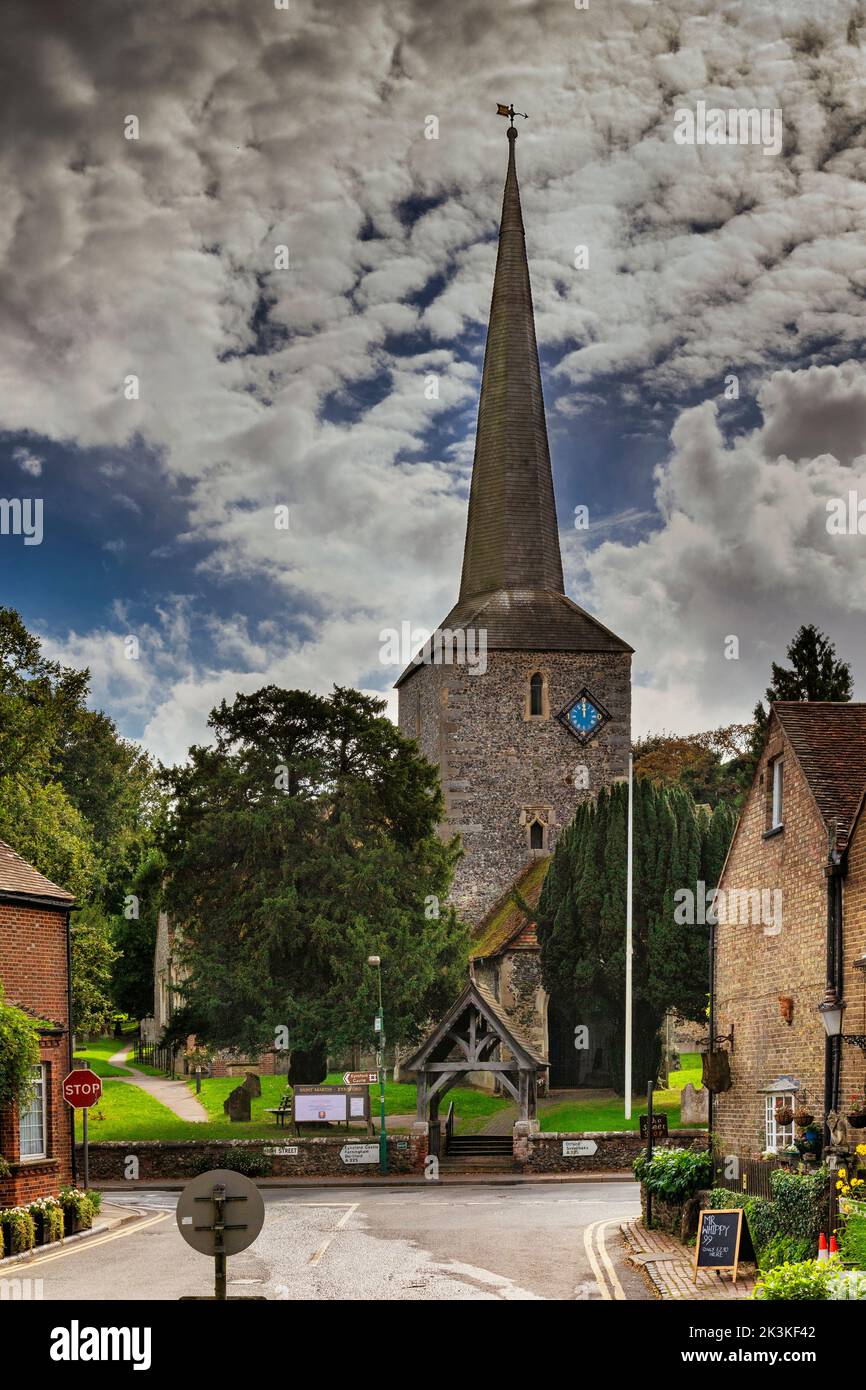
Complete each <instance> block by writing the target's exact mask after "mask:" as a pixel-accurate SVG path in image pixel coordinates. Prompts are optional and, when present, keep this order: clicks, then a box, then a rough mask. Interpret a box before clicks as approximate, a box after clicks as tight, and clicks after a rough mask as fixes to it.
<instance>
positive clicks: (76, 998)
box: [72, 906, 117, 1033]
mask: <svg viewBox="0 0 866 1390" xmlns="http://www.w3.org/2000/svg"><path fill="white" fill-rule="evenodd" d="M116 956H117V951H116V950H115V947H114V946H113V945H112V941H111V922H110V921H109V919H108V917H106V915H105V913H104V912H103V911H102V909H101V908H100V907H98V906H92V907H85V908H83V909H82V910H81V912H76V913H75V914H74V916H73V919H72V1031H73V1033H79V1032H82V1033H103V1032H107V1031H108V1030H109V1028H110V1026H111V1022H112V1019H113V1017H114V1013H115V1008H114V1002H113V1000H112V998H111V971H112V966H113V965H114V961H115V959H116Z"/></svg>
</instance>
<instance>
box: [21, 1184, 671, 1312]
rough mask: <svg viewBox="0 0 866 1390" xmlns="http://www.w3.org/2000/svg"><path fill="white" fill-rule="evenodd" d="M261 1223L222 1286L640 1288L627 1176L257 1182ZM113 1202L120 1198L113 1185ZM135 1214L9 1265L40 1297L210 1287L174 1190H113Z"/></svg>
mask: <svg viewBox="0 0 866 1390" xmlns="http://www.w3.org/2000/svg"><path fill="white" fill-rule="evenodd" d="M264 1197H265V1204H266V1212H265V1224H264V1228H263V1230H262V1232H261V1234H260V1235H259V1237H258V1239H257V1240H256V1241H255V1243H254V1244H253V1245H251V1246H250V1247H249V1249H248V1250H246V1251H244V1252H243V1253H242V1254H240V1255H235V1256H234V1257H233V1258H232V1259H231V1260H230V1261H229V1271H228V1272H229V1293H230V1294H234V1295H243V1294H247V1295H250V1294H258V1295H264V1296H265V1297H266V1298H268V1299H271V1300H281V1299H290V1300H319V1299H375V1300H379V1299H389V1300H393V1299H406V1300H415V1301H421V1300H424V1301H427V1300H458V1299H460V1300H467V1299H468V1300H514V1299H569V1300H574V1299H580V1300H601V1299H606V1300H612V1299H646V1298H648V1297H649V1295H648V1292H647V1289H646V1286H645V1284H644V1282H643V1279H642V1277H641V1275H640V1274H639V1273H637V1272H636V1271H634V1270H632V1269H631V1268H630V1267H629V1266H627V1265H625V1264H624V1262H623V1259H622V1255H621V1246H620V1238H619V1230H618V1227H619V1223H620V1222H621V1221H623V1220H624V1219H626V1218H628V1217H631V1216H635V1215H636V1214H637V1213H638V1211H639V1202H638V1192H637V1187H636V1186H635V1185H634V1184H632V1183H610V1182H607V1183H606V1182H598V1183H581V1184H576V1183H575V1184H567V1183H562V1184H559V1183H557V1184H544V1183H538V1184H533V1183H520V1184H519V1185H512V1186H497V1185H496V1184H494V1183H483V1184H482V1183H478V1184H475V1183H473V1184H471V1185H465V1186H464V1185H462V1184H461V1185H460V1186H457V1185H454V1186H443V1187H407V1188H402V1189H400V1188H381V1189H378V1190H377V1189H376V1188H368V1187H364V1188H355V1189H347V1188H345V1187H340V1188H333V1187H330V1188H329V1187H314V1188H312V1187H311V1188H304V1189H293V1190H291V1191H288V1190H287V1191H279V1190H274V1189H270V1190H266V1191H265V1193H264ZM111 1200H112V1202H113V1203H115V1204H116V1203H117V1202H118V1200H120V1199H119V1197H118V1195H117V1194H115V1193H112V1194H111ZM122 1200H123V1201H124V1202H125V1203H126V1204H127V1205H129V1206H131V1207H135V1208H137V1209H138V1210H143V1211H145V1212H146V1215H145V1216H144V1218H143V1219H142V1220H141V1221H139V1222H136V1223H133V1224H129V1225H124V1226H121V1227H119V1228H118V1229H116V1230H115V1231H113V1232H111V1233H109V1234H107V1235H103V1236H95V1237H92V1238H91V1239H90V1240H88V1241H81V1242H78V1243H74V1244H70V1245H67V1246H65V1247H63V1248H61V1249H58V1250H54V1251H49V1252H48V1253H46V1254H44V1255H38V1256H37V1257H36V1258H35V1259H34V1260H33V1261H31V1262H29V1263H27V1264H26V1265H19V1266H18V1267H17V1268H16V1270H15V1273H16V1275H20V1276H22V1277H27V1278H31V1279H34V1280H35V1279H41V1280H42V1289H41V1296H42V1297H43V1298H44V1299H46V1300H63V1299H76V1300H83V1301H85V1302H87V1301H91V1300H94V1301H96V1300H99V1301H103V1300H108V1301H112V1300H126V1299H132V1300H152V1299H172V1300H173V1299H177V1298H179V1297H180V1296H181V1295H183V1294H187V1295H188V1294H203V1293H205V1294H206V1293H210V1292H211V1291H212V1265H211V1264H210V1262H209V1261H208V1260H207V1258H205V1257H203V1256H201V1255H198V1254H196V1253H195V1252H194V1251H192V1250H191V1249H190V1248H189V1247H188V1246H187V1245H186V1243H185V1242H184V1241H183V1240H182V1238H181V1236H180V1234H179V1232H178V1230H177V1227H176V1224H175V1204H176V1201H177V1194H176V1193H171V1192H146V1191H136V1192H135V1193H130V1194H129V1196H128V1197H127V1196H126V1195H125V1194H124V1197H123V1199H122Z"/></svg>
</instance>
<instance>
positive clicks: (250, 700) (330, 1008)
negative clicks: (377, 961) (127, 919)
mask: <svg viewBox="0 0 866 1390" xmlns="http://www.w3.org/2000/svg"><path fill="white" fill-rule="evenodd" d="M383 708H384V702H383V701H381V700H375V699H370V698H368V697H367V696H364V695H361V694H359V693H358V692H357V691H354V690H346V689H341V688H339V687H337V688H335V690H334V692H333V694H332V695H331V696H330V697H328V698H323V697H320V696H316V695H312V694H308V693H306V692H304V691H288V690H281V689H279V688H278V687H276V686H267V687H265V688H264V689H262V690H259V691H257V692H256V693H255V694H254V695H238V696H237V698H236V699H235V701H234V703H233V704H231V705H228V704H227V703H226V702H225V701H223V703H222V704H221V705H220V706H219V707H218V708H217V709H216V710H214V711H213V712H212V714H211V716H210V721H209V722H210V726H211V728H212V729H213V731H214V736H215V743H214V746H213V747H194V748H192V749H191V750H190V754H189V760H188V762H187V763H186V764H184V765H183V766H182V767H178V768H175V769H173V770H171V771H169V772H168V773H166V774H165V777H166V783H167V785H168V787H169V788H170V790H171V795H172V805H171V810H170V812H169V817H168V822H167V829H166V833H165V836H164V849H165V854H166V863H167V870H168V880H167V887H166V899H167V906H168V909H169V911H170V912H171V914H172V916H173V918H174V920H175V921H176V922H178V923H179V924H181V925H182V930H181V932H180V943H179V946H178V956H179V962H180V964H181V966H182V968H183V970H184V971H186V972H187V975H186V979H185V982H184V984H183V985H182V991H183V996H184V998H185V1001H186V1010H185V1013H184V1020H185V1026H187V1027H189V1028H190V1029H191V1030H192V1031H195V1033H196V1035H197V1036H198V1037H200V1038H201V1040H202V1041H203V1042H205V1043H206V1044H208V1045H211V1046H214V1047H234V1048H238V1049H242V1050H244V1051H256V1050H258V1049H260V1048H262V1047H264V1046H270V1045H273V1043H274V1039H275V1037H279V1036H280V1032H279V1030H283V1033H284V1034H285V1031H287V1032H288V1039H289V1046H290V1048H291V1050H292V1052H293V1054H295V1057H296V1060H297V1054H302V1053H307V1054H309V1056H308V1059H307V1060H306V1061H305V1062H304V1066H305V1069H307V1068H308V1069H309V1074H310V1075H312V1077H313V1079H315V1080H317V1079H320V1077H319V1076H318V1072H320V1070H321V1065H322V1059H323V1057H324V1054H325V1053H326V1052H327V1051H328V1050H330V1049H332V1048H334V1047H336V1046H340V1045H349V1044H351V1043H354V1042H356V1041H358V1040H361V1039H369V1040H371V1041H372V1020H373V1015H374V1012H375V1008H376V987H375V982H374V979H373V972H372V971H371V969H370V968H369V966H368V965H367V957H368V956H369V955H371V954H377V955H379V956H381V958H382V983H383V988H384V992H385V998H386V1001H387V1003H386V1013H387V1023H388V1028H387V1033H388V1038H389V1039H390V1040H391V1041H392V1042H395V1043H406V1042H410V1041H413V1040H414V1039H415V1038H416V1037H417V1036H418V1035H419V1034H420V1032H421V1030H422V1029H423V1027H424V1026H425V1024H426V1022H427V1021H428V1020H429V1018H430V1017H431V1016H432V1015H434V1014H436V1013H437V1012H438V1011H440V1010H441V1009H442V1008H444V1007H445V1006H446V1005H447V1004H448V1003H450V1002H451V1000H452V998H453V996H454V995H455V994H457V993H459V990H460V987H461V985H462V983H463V973H464V970H465V960H466V940H467V932H466V928H465V926H464V925H463V924H462V923H461V922H460V921H459V920H458V918H457V916H456V914H455V912H454V910H453V909H452V908H449V907H446V906H445V898H446V895H447V893H448V889H449V886H450V883H451V878H452V874H453V868H454V864H455V862H456V857H457V854H458V852H459V851H458V849H457V846H456V844H455V843H454V842H452V843H450V844H444V843H443V842H442V841H441V840H440V839H439V837H438V835H437V833H436V830H437V826H438V823H439V821H440V819H441V815H442V798H441V793H440V791H439V786H438V780H437V775H436V772H435V769H434V768H433V767H431V765H430V764H429V763H428V762H426V761H425V760H424V759H423V758H421V757H419V756H418V753H417V750H416V749H415V746H414V744H413V743H412V742H411V741H410V740H408V739H406V738H404V736H403V735H402V734H401V733H400V732H399V730H397V729H396V728H395V727H394V725H393V724H392V723H391V722H390V721H389V720H388V719H386V718H384V717H383V716H382V710H383Z"/></svg>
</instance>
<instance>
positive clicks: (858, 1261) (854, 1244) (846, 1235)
mask: <svg viewBox="0 0 866 1390" xmlns="http://www.w3.org/2000/svg"><path fill="white" fill-rule="evenodd" d="M839 1249H840V1254H841V1256H842V1259H843V1260H844V1262H845V1264H846V1265H852V1266H853V1267H854V1268H855V1269H866V1216H859V1215H858V1216H849V1217H848V1219H847V1220H846V1222H845V1225H844V1226H843V1227H842V1230H841V1231H840V1232H839Z"/></svg>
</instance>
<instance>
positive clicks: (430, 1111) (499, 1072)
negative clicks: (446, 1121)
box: [403, 980, 547, 1148]
mask: <svg viewBox="0 0 866 1390" xmlns="http://www.w3.org/2000/svg"><path fill="white" fill-rule="evenodd" d="M546 1065H547V1064H546V1062H545V1061H544V1058H543V1057H541V1056H540V1055H539V1054H538V1052H536V1050H535V1048H534V1047H533V1045H532V1043H531V1042H530V1041H529V1040H528V1039H527V1038H526V1037H524V1036H523V1034H522V1032H521V1030H520V1029H519V1027H518V1026H517V1025H516V1024H514V1023H513V1022H512V1021H511V1020H510V1019H509V1018H508V1017H507V1016H506V1014H505V1013H504V1011H503V1009H502V1008H501V1007H500V1005H499V1004H498V1003H497V1001H496V999H494V997H493V995H492V994H491V993H490V991H489V990H488V989H486V988H485V987H484V986H483V985H479V984H478V983H477V982H476V981H475V980H470V982H469V984H468V985H467V986H466V988H465V989H464V991H463V993H462V994H461V995H460V998H459V999H457V1000H456V1001H455V1002H454V1003H453V1004H452V1005H451V1008H450V1009H449V1010H448V1011H447V1013H446V1014H445V1015H444V1017H443V1018H442V1020H441V1022H439V1023H438V1024H437V1025H436V1027H435V1028H434V1029H433V1031H432V1032H431V1033H430V1034H429V1036H428V1037H427V1038H426V1040H425V1041H424V1042H423V1043H422V1045H421V1046H420V1047H419V1048H418V1050H417V1052H415V1054H414V1055H413V1056H412V1057H409V1058H407V1060H406V1061H405V1062H404V1063H403V1066H405V1068H406V1069H407V1070H408V1071H412V1072H415V1073H416V1074H417V1077H418V1120H419V1122H421V1121H427V1120H429V1126H430V1134H431V1137H432V1136H433V1135H434V1134H435V1135H438V1128H439V1103H440V1101H441V1100H442V1097H443V1096H444V1095H445V1094H446V1092H447V1091H449V1090H450V1089H451V1087H452V1086H455V1085H457V1084H458V1083H459V1082H460V1081H462V1080H464V1079H465V1077H466V1076H467V1075H468V1074H469V1073H470V1072H493V1073H494V1074H495V1075H496V1077H497V1078H498V1079H499V1081H500V1082H501V1083H502V1086H503V1087H504V1089H505V1090H506V1091H509V1092H510V1093H511V1095H512V1096H513V1097H514V1099H515V1101H516V1103H517V1119H518V1122H519V1121H521V1120H522V1121H529V1122H531V1121H534V1120H535V1112H536V1097H537V1094H538V1073H539V1072H540V1071H544V1070H545V1068H546ZM433 1147H434V1148H436V1147H438V1145H435V1144H434V1146H433Z"/></svg>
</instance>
